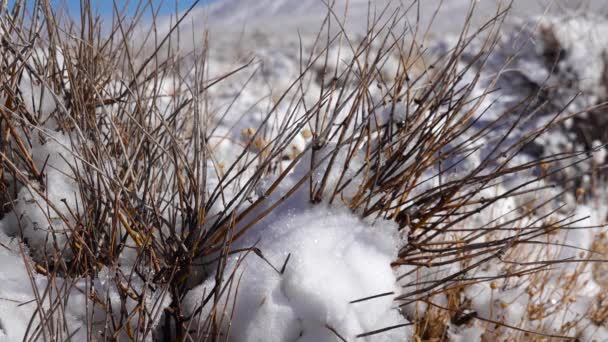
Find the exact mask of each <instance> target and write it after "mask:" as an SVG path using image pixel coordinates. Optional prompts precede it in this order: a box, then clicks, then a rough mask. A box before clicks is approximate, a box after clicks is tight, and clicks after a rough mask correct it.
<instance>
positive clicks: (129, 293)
mask: <svg viewBox="0 0 608 342" xmlns="http://www.w3.org/2000/svg"><path fill="white" fill-rule="evenodd" d="M116 285H118V287H119V288H120V289H121V290H122V291H123V292H124V293H125V294H126V295H127V296H129V297H131V299H133V300H135V301H137V300H139V298H138V297H137V295H136V294H135V293H133V291H131V289H129V287H128V286H127V285H125V284H123V283H122V282H121V281H120V280H118V279H117V280H116Z"/></svg>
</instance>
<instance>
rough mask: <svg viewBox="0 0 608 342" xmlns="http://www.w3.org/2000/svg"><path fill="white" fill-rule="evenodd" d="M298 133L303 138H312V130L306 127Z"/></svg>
mask: <svg viewBox="0 0 608 342" xmlns="http://www.w3.org/2000/svg"><path fill="white" fill-rule="evenodd" d="M300 134H301V135H302V137H304V139H310V138H312V132H311V131H310V130H309V129H308V128H306V129H304V130H303V131H302V132H301V133H300Z"/></svg>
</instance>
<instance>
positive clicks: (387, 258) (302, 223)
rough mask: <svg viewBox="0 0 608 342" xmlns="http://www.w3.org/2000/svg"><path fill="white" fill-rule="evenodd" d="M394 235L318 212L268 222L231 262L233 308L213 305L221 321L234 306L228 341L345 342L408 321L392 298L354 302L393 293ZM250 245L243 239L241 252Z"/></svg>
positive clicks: (395, 334)
mask: <svg viewBox="0 0 608 342" xmlns="http://www.w3.org/2000/svg"><path fill="white" fill-rule="evenodd" d="M395 231H396V229H395V227H394V226H392V225H380V226H378V227H371V226H369V225H367V224H366V223H364V222H361V221H360V220H358V219H357V218H355V217H354V216H352V215H351V214H349V213H345V212H341V213H336V212H335V211H329V210H327V209H319V208H317V209H314V210H311V211H307V212H304V213H300V214H297V215H287V216H286V217H284V218H283V219H281V220H278V221H276V222H275V223H273V224H271V225H270V227H268V228H267V229H266V230H265V231H264V238H263V239H262V240H260V241H259V243H258V244H257V245H255V248H257V249H255V252H250V253H249V254H248V255H246V258H245V259H243V257H244V255H240V256H238V257H234V258H233V259H231V260H230V265H231V266H230V267H229V269H230V268H231V269H234V270H235V272H236V277H235V278H236V279H239V285H238V293H237V294H235V296H236V299H235V302H234V304H228V305H226V306H224V307H218V308H216V309H217V312H222V313H223V315H225V316H226V317H230V315H231V312H232V310H233V308H236V310H235V311H234V316H233V317H232V323H231V327H230V340H232V341H298V342H303V341H340V337H338V335H339V336H341V337H342V338H344V339H346V340H349V341H350V340H354V339H355V338H356V336H357V335H359V334H363V333H366V332H370V331H374V330H378V329H382V328H386V327H389V326H394V325H399V324H405V323H407V322H406V321H405V320H404V318H403V317H402V316H401V315H400V314H399V312H398V311H397V310H396V309H395V308H394V304H393V295H385V296H381V297H378V298H374V299H371V300H366V301H361V302H358V303H351V302H352V301H355V300H358V299H362V298H366V297H370V296H374V295H379V294H384V293H391V292H392V293H395V292H396V291H397V289H396V280H395V275H394V274H393V270H392V269H391V266H390V263H391V261H392V260H393V259H394V257H395V256H396V252H397V249H396V247H397V246H396V245H395V238H394V235H393V234H394V233H395ZM255 242H256V241H254V240H253V239H248V241H246V242H243V245H242V247H243V248H244V247H245V246H248V245H249V246H251V245H253V244H255ZM283 268H284V269H283ZM281 271H283V272H282V273H281ZM209 289H210V284H209V282H207V283H204V284H203V285H201V286H199V287H198V288H196V289H195V290H193V291H192V292H191V293H190V294H189V297H188V298H187V300H186V303H187V306H189V307H190V309H191V310H193V309H194V308H195V307H197V306H198V305H199V304H200V302H201V300H202V298H203V296H204V293H209ZM227 295H228V294H227ZM227 302H228V303H232V300H231V299H230V300H228V301H227ZM220 303H225V302H224V301H223V300H221V301H220ZM207 311H209V310H207ZM224 321H225V322H227V321H228V319H227V318H225V319H224ZM410 334H411V331H410V329H409V328H408V327H400V328H396V329H394V330H390V331H388V332H386V333H382V334H378V335H373V336H370V337H369V340H373V341H395V340H406V339H407V338H408V336H410Z"/></svg>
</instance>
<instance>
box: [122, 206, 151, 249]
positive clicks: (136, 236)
mask: <svg viewBox="0 0 608 342" xmlns="http://www.w3.org/2000/svg"><path fill="white" fill-rule="evenodd" d="M117 214H118V220H119V221H120V223H122V225H123V226H124V227H125V229H126V230H127V233H128V234H129V236H131V238H132V239H133V241H135V243H136V244H137V246H138V247H142V246H143V245H144V244H143V242H142V239H141V237H140V234H139V233H138V232H136V231H135V230H133V229H132V228H131V225H130V224H129V222H127V220H126V219H125V217H124V216H123V215H122V214H121V213H120V211H118V212H117Z"/></svg>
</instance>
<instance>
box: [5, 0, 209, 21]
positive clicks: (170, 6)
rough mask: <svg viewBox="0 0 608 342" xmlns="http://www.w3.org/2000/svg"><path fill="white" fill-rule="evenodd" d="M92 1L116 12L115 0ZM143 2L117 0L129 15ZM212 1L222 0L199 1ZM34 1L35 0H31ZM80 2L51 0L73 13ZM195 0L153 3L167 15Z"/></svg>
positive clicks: (99, 10) (156, 0) (101, 10)
mask: <svg viewBox="0 0 608 342" xmlns="http://www.w3.org/2000/svg"><path fill="white" fill-rule="evenodd" d="M91 1H92V3H93V4H94V8H95V9H96V11H97V13H99V15H101V16H102V17H106V18H107V17H111V16H112V13H113V12H114V9H113V0H91ZM140 1H141V2H142V3H143V4H145V3H147V2H148V1H147V0H130V1H127V0H116V4H117V5H118V8H119V10H122V9H123V8H125V10H126V13H127V15H128V14H132V13H133V12H134V11H135V9H136V8H137V5H138V3H139V2H140ZM212 1H221V0H201V1H200V2H199V5H200V4H205V3H209V2H212ZM26 2H30V1H26ZM31 2H33V1H31ZM80 2H81V0H51V3H52V4H53V7H54V8H55V9H56V10H61V9H64V8H65V9H67V10H68V11H70V12H72V14H75V13H78V11H80ZM194 2H195V0H164V1H161V0H152V4H153V5H154V7H155V8H158V7H160V12H159V14H160V15H167V14H172V13H175V8H176V7H177V9H178V10H179V11H183V10H185V9H187V8H188V7H190V6H191V5H192V4H193V3H194ZM14 3H15V0H9V1H8V4H9V8H10V7H12V5H13V4H14ZM147 12H149V9H148V10H147Z"/></svg>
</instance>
